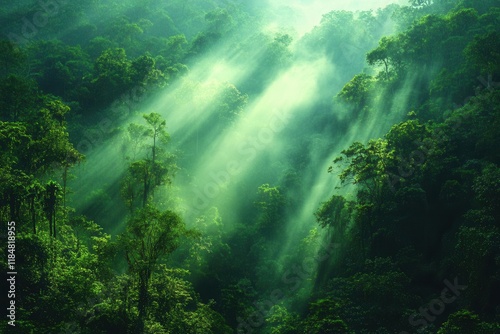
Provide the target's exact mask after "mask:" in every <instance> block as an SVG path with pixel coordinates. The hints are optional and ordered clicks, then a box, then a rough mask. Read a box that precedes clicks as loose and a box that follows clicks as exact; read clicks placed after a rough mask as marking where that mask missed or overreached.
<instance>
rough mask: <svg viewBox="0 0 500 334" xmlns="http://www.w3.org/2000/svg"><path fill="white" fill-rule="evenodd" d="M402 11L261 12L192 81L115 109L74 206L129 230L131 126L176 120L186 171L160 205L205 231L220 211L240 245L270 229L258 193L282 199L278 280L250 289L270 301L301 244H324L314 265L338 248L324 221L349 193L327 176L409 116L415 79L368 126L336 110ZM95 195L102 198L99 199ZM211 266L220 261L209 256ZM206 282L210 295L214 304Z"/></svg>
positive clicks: (268, 251) (269, 254)
mask: <svg viewBox="0 0 500 334" xmlns="http://www.w3.org/2000/svg"><path fill="white" fill-rule="evenodd" d="M391 3H392V2H390V1H366V2H357V1H339V2H334V1H332V2H326V3H325V2H324V1H294V2H288V1H287V2H284V1H269V2H256V3H255V4H254V5H253V6H254V8H255V11H256V13H257V14H256V15H259V14H260V13H265V14H264V15H262V16H258V19H256V20H254V21H251V22H250V23H247V24H246V25H245V26H243V27H242V28H238V27H237V26H236V28H234V29H235V30H233V31H232V32H231V34H230V35H228V37H227V39H222V40H219V41H217V43H216V44H215V46H214V47H213V48H212V49H211V50H209V51H208V52H206V54H205V55H202V56H200V55H197V56H195V57H194V58H193V59H192V61H191V63H190V64H189V72H188V73H187V75H185V76H183V77H180V78H179V79H177V80H176V81H175V82H174V83H173V84H171V85H170V86H169V87H167V88H165V89H163V90H161V91H158V92H155V93H154V94H152V95H150V96H149V97H148V98H146V99H144V98H141V99H139V100H136V101H130V99H129V98H123V99H122V101H118V102H120V103H121V105H123V104H125V105H127V104H128V105H129V107H128V108H125V109H123V107H122V108H121V109H120V107H119V105H120V103H115V106H113V107H112V109H113V108H114V109H113V110H112V113H113V115H115V116H116V118H114V119H112V120H109V121H111V122H110V123H111V127H113V128H116V129H117V130H116V131H114V134H113V135H111V136H108V137H107V138H106V139H105V140H102V141H99V140H94V142H98V144H97V145H95V147H93V148H92V149H91V150H89V151H88V152H85V153H86V155H87V157H86V161H85V162H84V163H83V164H82V166H80V167H78V169H77V170H76V173H75V174H76V178H75V180H74V181H72V182H71V184H70V186H71V188H72V189H74V194H73V195H72V197H73V198H79V199H80V203H79V205H78V207H79V210H81V212H83V213H85V214H87V215H90V216H91V217H92V218H93V219H95V220H96V221H98V222H100V223H102V224H104V226H105V228H106V229H107V230H108V231H110V232H111V233H113V234H115V233H119V232H120V231H122V230H123V226H124V224H125V221H126V219H127V214H126V213H127V211H126V209H125V207H124V205H122V204H117V203H120V201H122V199H121V196H120V187H121V184H122V179H123V175H124V173H125V172H126V161H127V159H126V156H127V153H126V151H127V150H128V149H129V148H130V147H127V145H130V143H127V140H126V137H127V134H126V129H127V126H128V124H130V123H137V124H144V120H143V119H142V114H146V113H150V112H157V113H159V114H161V115H162V117H163V118H164V119H165V120H166V125H167V132H168V133H169V135H170V142H169V144H168V150H169V151H171V152H175V154H176V155H177V159H178V161H177V167H178V170H177V172H176V174H175V178H174V179H173V183H172V184H171V185H170V186H168V190H162V191H159V192H157V193H156V195H155V197H156V199H155V200H156V202H157V203H158V205H160V207H163V208H171V209H175V210H177V211H178V212H180V213H181V214H182V216H183V217H184V219H185V221H186V223H187V225H188V226H190V227H193V228H197V227H198V226H197V222H198V221H200V217H205V216H210V215H211V212H213V210H214V209H215V210H217V212H219V214H220V219H221V221H222V224H223V229H224V232H223V233H224V235H225V238H226V239H227V240H231V239H232V238H238V236H237V235H238V233H240V232H241V229H242V228H252V225H254V224H257V222H258V220H259V218H258V217H259V213H258V209H257V207H256V204H255V203H256V201H258V188H259V187H260V186H261V185H264V184H268V185H269V186H270V187H278V188H279V189H283V190H282V194H281V195H283V196H284V198H286V200H285V204H284V212H283V215H282V216H283V217H284V218H283V219H282V220H281V221H280V224H281V225H280V226H279V227H278V230H279V231H280V232H279V234H278V235H277V236H273V237H272V238H271V237H270V239H269V240H268V241H266V243H267V244H266V245H265V246H263V247H264V248H263V250H262V251H261V252H260V253H259V254H257V255H255V256H257V258H259V259H263V260H264V259H266V258H274V259H275V261H274V264H275V265H273V266H272V268H268V267H267V266H268V264H266V263H265V262H263V263H262V264H261V266H263V268H268V270H271V271H272V273H271V272H270V273H269V275H268V280H267V281H266V282H264V281H258V280H257V281H255V280H252V282H251V284H252V285H253V286H255V287H258V288H259V289H260V290H261V293H265V291H270V289H272V288H273V287H279V286H280V284H281V285H283V283H282V280H281V277H282V276H283V275H284V274H286V273H287V271H288V270H289V268H290V266H292V265H293V263H292V262H290V261H291V260H290V254H296V252H298V251H299V248H298V247H297V245H299V244H302V243H303V240H305V238H306V237H307V236H308V235H309V234H311V233H313V235H314V238H313V240H315V241H314V242H313V243H309V244H308V246H307V247H306V249H305V253H304V254H315V253H316V252H318V251H320V250H321V249H322V247H323V246H322V245H323V243H325V242H326V241H325V240H327V236H328V232H327V231H326V230H321V231H318V230H317V228H316V226H317V223H316V220H315V217H314V212H315V211H316V210H317V209H318V207H319V206H320V205H321V203H322V202H324V201H325V200H327V199H328V198H329V197H330V196H332V195H333V194H335V193H339V192H340V193H342V194H344V195H346V196H350V195H349V192H350V190H349V189H348V188H342V189H340V190H339V189H338V188H339V186H340V181H339V180H338V178H337V177H336V176H335V175H333V174H331V173H327V170H328V167H329V166H330V165H331V164H332V160H333V159H334V158H335V157H336V156H337V155H339V154H340V152H341V150H343V149H345V148H346V147H348V146H349V144H350V143H352V142H354V141H360V142H366V141H368V140H369V139H371V138H376V137H378V136H380V135H382V134H384V133H386V132H387V131H388V130H389V128H390V126H391V125H392V124H394V123H395V122H397V121H399V120H401V119H403V118H404V116H405V113H406V112H407V106H408V105H409V104H408V95H409V94H410V92H411V90H412V80H411V79H409V80H408V83H407V85H405V86H404V87H400V88H399V89H397V91H396V92H395V93H394V94H393V95H392V96H393V101H392V102H388V101H381V102H380V103H379V104H377V103H375V104H374V105H373V106H371V108H370V113H369V114H367V115H364V116H363V117H359V118H353V117H351V116H349V114H350V111H349V110H347V109H348V108H347V107H345V108H344V107H343V106H342V105H341V104H335V105H334V107H332V100H333V99H334V98H335V96H336V94H337V93H338V92H339V91H340V90H341V89H342V87H343V86H344V85H345V84H346V83H347V82H349V80H351V79H352V77H353V75H355V74H357V73H360V72H363V71H367V72H368V73H369V72H370V70H369V69H367V64H366V61H365V55H366V53H367V52H368V51H370V50H371V49H373V48H374V47H375V46H376V43H377V41H378V39H379V38H380V37H381V36H384V35H389V34H391V33H392V32H393V31H394V29H395V24H394V22H392V21H391V20H390V13H391V11H392V10H393V9H387V12H385V14H380V13H381V12H380V11H381V10H382V8H384V7H385V6H386V5H389V4H391ZM345 11H348V12H345ZM359 11H364V12H365V13H366V12H368V11H370V12H371V13H372V14H371V15H372V20H373V22H374V24H375V27H376V28H374V29H373V30H372V31H369V32H368V31H366V30H365V28H363V26H364V23H361V22H360V21H359V22H358V21H356V20H358V19H357V17H358V14H359ZM377 13H379V14H377ZM345 15H347V16H346V17H351V20H352V21H350V24H351V26H345V27H342V30H336V29H338V28H339V26H335V25H332V26H330V24H331V22H336V20H341V19H340V18H338V17H342V16H345ZM335 24H337V23H335ZM328 39H330V40H331V41H328ZM332 55H333V56H332ZM382 95H383V94H381V96H382ZM123 100H125V101H123ZM228 101H229V102H228ZM374 101H376V99H374ZM227 103H233V104H232V105H231V106H230V107H229V108H230V109H232V110H234V109H236V110H238V113H237V114H236V115H232V116H230V117H229V116H228V115H222V116H221V110H222V112H224V110H225V109H224V108H226V109H227ZM388 104H389V105H392V107H391V108H390V109H389V110H387V109H386V106H387V105H388ZM130 106H131V107H130ZM131 108H132V109H133V110H134V111H133V112H132V113H130V112H129V110H130V109H131ZM226 111H229V109H227V110H226ZM405 111H406V112H405ZM106 121H108V120H106ZM96 184H99V185H101V186H100V187H101V188H102V191H97V192H96V191H95V185H96ZM285 189H286V190H285ZM81 199H84V200H83V201H81ZM96 202H97V203H99V205H96V204H95V203H96ZM105 222H112V224H109V223H105ZM233 235H234V236H233ZM333 252H335V249H334V250H333ZM204 256H206V257H207V258H206V259H205V261H208V262H210V261H211V260H210V254H208V253H207V254H205V255H204ZM303 256H305V255H303ZM331 256H335V255H334V253H333V254H331ZM299 258H300V255H299ZM293 261H297V260H296V259H295V260H293ZM315 265H317V263H316V264H315ZM259 270H261V269H257V268H255V272H258V271H259ZM266 270H267V269H266ZM311 270H312V271H311V272H310V275H311V276H310V277H309V279H307V280H306V281H305V282H304V284H302V285H301V287H300V289H301V294H302V295H308V294H309V293H310V291H311V289H312V288H313V285H314V280H313V279H312V278H313V277H314V270H316V269H311ZM194 279H195V281H196V275H195V274H194ZM200 282H201V283H200V284H202V285H201V286H200V287H199V289H200V290H201V291H202V293H205V294H206V295H207V296H210V295H211V293H210V292H207V291H206V290H205V289H204V287H203V281H200ZM294 300H295V301H294ZM292 301H294V303H297V300H296V298H295V297H294V298H291V300H290V302H288V301H286V302H285V304H287V303H291V302H292ZM302 302H303V303H305V300H303V301H302Z"/></svg>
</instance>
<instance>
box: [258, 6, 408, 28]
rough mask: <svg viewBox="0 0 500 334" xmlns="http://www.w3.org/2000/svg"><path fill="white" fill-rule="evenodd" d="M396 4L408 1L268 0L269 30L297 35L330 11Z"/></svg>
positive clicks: (373, 7)
mask: <svg viewBox="0 0 500 334" xmlns="http://www.w3.org/2000/svg"><path fill="white" fill-rule="evenodd" d="M392 3H396V4H400V5H408V0H364V1H359V0H292V1H289V0H268V1H267V6H268V7H269V8H272V10H271V11H269V12H270V13H273V15H272V16H270V18H269V19H270V23H269V27H268V28H270V29H273V28H274V29H279V28H293V29H294V30H295V31H296V32H297V33H298V34H299V35H303V34H304V33H306V32H308V31H310V30H311V29H312V28H313V27H314V26H315V25H318V24H319V22H320V20H321V17H322V16H323V15H324V14H326V13H328V12H330V11H332V10H351V11H357V10H370V9H378V8H383V7H385V6H387V5H389V4H392Z"/></svg>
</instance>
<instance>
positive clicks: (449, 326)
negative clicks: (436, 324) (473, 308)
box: [437, 310, 500, 334]
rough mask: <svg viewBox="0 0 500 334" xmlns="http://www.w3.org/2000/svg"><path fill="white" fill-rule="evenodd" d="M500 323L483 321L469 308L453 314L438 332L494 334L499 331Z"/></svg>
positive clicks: (440, 333)
mask: <svg viewBox="0 0 500 334" xmlns="http://www.w3.org/2000/svg"><path fill="white" fill-rule="evenodd" d="M499 329H500V325H499V324H497V323H495V324H490V323H486V322H482V321H481V320H480V319H479V317H478V316H477V315H476V314H474V313H473V312H470V311H468V310H460V311H458V312H455V313H453V314H451V315H450V316H449V317H448V320H447V321H446V322H445V323H444V324H443V325H442V326H441V327H440V328H439V330H438V332H437V333H438V334H452V333H471V334H490V333H491V334H493V333H496V332H498V330H499Z"/></svg>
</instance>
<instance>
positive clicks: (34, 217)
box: [30, 196, 36, 234]
mask: <svg viewBox="0 0 500 334" xmlns="http://www.w3.org/2000/svg"><path fill="white" fill-rule="evenodd" d="M30 206H31V208H30V209H31V222H32V224H33V234H36V212H35V196H32V197H31V203H30Z"/></svg>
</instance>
